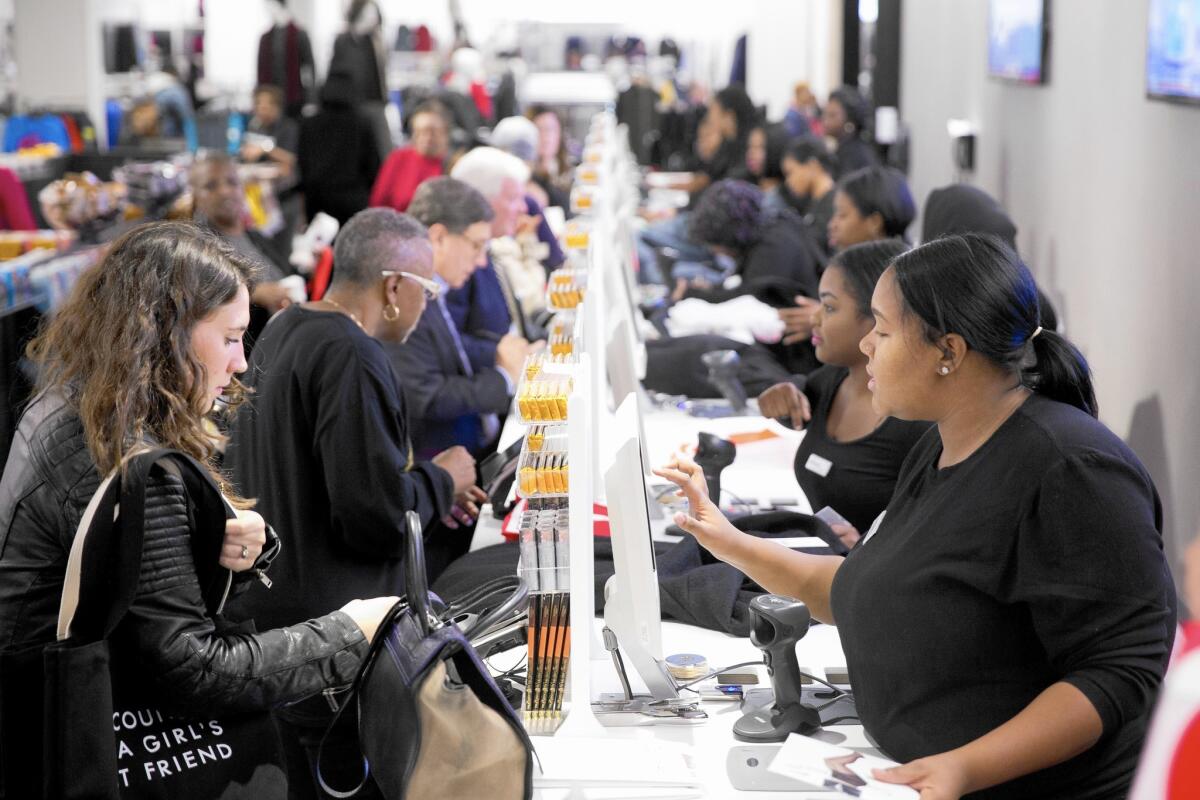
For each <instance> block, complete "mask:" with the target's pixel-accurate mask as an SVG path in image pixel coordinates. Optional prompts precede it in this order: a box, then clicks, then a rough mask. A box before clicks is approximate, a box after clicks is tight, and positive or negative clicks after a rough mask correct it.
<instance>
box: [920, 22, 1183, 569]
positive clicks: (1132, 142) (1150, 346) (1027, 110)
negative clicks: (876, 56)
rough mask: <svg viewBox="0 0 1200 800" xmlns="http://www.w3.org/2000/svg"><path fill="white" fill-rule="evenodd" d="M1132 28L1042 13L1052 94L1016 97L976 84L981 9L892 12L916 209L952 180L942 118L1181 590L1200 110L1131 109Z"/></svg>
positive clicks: (1141, 29)
mask: <svg viewBox="0 0 1200 800" xmlns="http://www.w3.org/2000/svg"><path fill="white" fill-rule="evenodd" d="M1146 22H1147V0H1120V1H1119V2H1118V0H1107V1H1106V2H1097V0H1055V2H1054V3H1053V20H1052V42H1051V46H1050V54H1051V55H1050V58H1051V63H1050V71H1049V76H1050V80H1049V84H1048V85H1046V86H1043V87H1025V86H1017V85H1012V84H1007V83H1002V82H999V81H995V80H991V79H989V78H987V77H986V69H987V61H986V49H987V32H986V24H987V3H986V2H983V0H977V1H976V2H962V0H906V2H905V4H904V17H903V28H904V29H903V44H902V50H901V56H902V70H901V72H902V82H903V86H902V94H903V98H904V109H903V116H904V118H905V120H906V121H907V122H908V124H909V125H910V127H911V130H912V141H913V144H912V173H911V175H912V183H913V190H914V195H915V196H916V198H917V200H918V202H920V203H923V202H924V200H925V197H926V196H927V195H928V193H929V191H930V190H931V189H933V188H935V187H937V186H941V185H944V184H946V183H950V182H951V181H952V180H953V179H954V168H953V165H952V163H951V158H950V141H949V138H948V137H947V134H946V124H945V123H946V119H947V118H950V117H965V118H968V119H971V120H972V121H974V122H975V123H976V125H977V126H978V127H979V129H980V133H979V137H978V141H977V168H976V172H975V177H974V179H973V182H974V183H976V184H977V185H979V186H980V187H981V188H983V189H985V190H987V191H989V192H991V193H993V194H995V195H996V196H997V197H999V199H1000V200H1001V202H1003V203H1004V204H1005V206H1006V207H1007V208H1008V210H1009V212H1010V213H1011V214H1012V216H1013V218H1014V219H1015V220H1016V223H1017V226H1018V228H1019V233H1018V237H1017V238H1018V245H1019V247H1020V249H1021V253H1022V255H1023V256H1024V257H1025V259H1026V260H1027V262H1028V263H1029V265H1030V268H1031V269H1032V270H1033V271H1034V274H1035V275H1036V276H1037V277H1038V280H1039V281H1040V282H1041V283H1042V284H1043V285H1044V286H1045V287H1046V289H1047V290H1048V291H1049V292H1050V293H1051V295H1052V296H1053V298H1054V299H1055V301H1056V304H1057V305H1058V308H1059V311H1060V315H1061V316H1062V317H1063V322H1064V325H1065V332H1066V333H1067V335H1068V336H1070V337H1071V338H1072V339H1073V340H1074V341H1075V342H1076V343H1077V344H1078V345H1079V346H1080V347H1081V348H1082V349H1083V351H1084V353H1085V354H1086V355H1087V357H1088V359H1089V360H1090V362H1091V365H1092V368H1093V370H1094V371H1095V377H1096V383H1097V389H1098V394H1099V400H1100V408H1101V418H1102V419H1103V420H1104V421H1105V422H1106V423H1107V424H1108V426H1109V427H1110V428H1112V429H1113V430H1114V431H1115V432H1116V433H1117V434H1119V435H1121V436H1122V437H1125V438H1126V441H1128V442H1129V443H1130V444H1131V446H1133V448H1134V449H1135V450H1136V451H1137V453H1138V455H1139V456H1140V457H1141V458H1142V460H1143V461H1144V462H1145V463H1146V466H1147V467H1148V468H1149V469H1150V471H1151V473H1152V474H1153V475H1154V479H1155V482H1156V483H1157V485H1158V489H1159V493H1160V494H1161V495H1162V497H1163V500H1164V505H1165V511H1166V531H1167V547H1168V554H1169V555H1170V557H1171V559H1172V565H1173V567H1174V568H1175V569H1176V570H1177V572H1176V576H1177V578H1178V577H1181V575H1182V573H1181V572H1180V571H1179V555H1180V553H1181V551H1182V546H1183V544H1184V543H1186V542H1188V541H1190V540H1191V538H1192V537H1193V536H1195V535H1196V531H1197V528H1198V527H1200V414H1198V413H1197V411H1198V409H1200V255H1198V254H1200V224H1197V220H1198V219H1200V157H1197V150H1196V146H1197V142H1200V108H1188V107H1181V106H1176V105H1170V104H1165V103H1161V102H1153V101H1150V100H1147V99H1146V98H1145V88H1144V79H1145V42H1146Z"/></svg>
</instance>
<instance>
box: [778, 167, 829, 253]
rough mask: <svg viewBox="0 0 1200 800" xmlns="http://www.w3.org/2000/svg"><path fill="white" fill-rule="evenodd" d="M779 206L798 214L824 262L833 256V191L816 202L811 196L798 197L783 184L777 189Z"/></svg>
mask: <svg viewBox="0 0 1200 800" xmlns="http://www.w3.org/2000/svg"><path fill="white" fill-rule="evenodd" d="M775 195H776V197H777V200H776V202H777V203H778V205H780V206H783V207H785V208H790V209H791V210H792V211H793V212H795V214H796V218H797V219H798V220H799V221H800V224H801V225H802V226H803V228H804V230H805V232H806V233H808V235H809V238H810V239H811V240H812V241H813V243H814V244H815V245H816V246H817V248H818V250H819V251H820V253H821V255H822V257H823V258H822V262H824V261H826V260H828V259H829V257H830V256H831V255H833V249H832V248H831V247H830V246H829V220H831V219H833V195H834V191H833V190H832V189H831V190H830V191H828V192H826V193H825V194H823V195H821V196H820V197H818V198H816V199H815V200H814V199H813V198H812V196H811V195H803V196H797V195H794V194H792V193H791V192H790V191H788V188H787V184H786V183H781V184H779V186H778V188H776V189H775Z"/></svg>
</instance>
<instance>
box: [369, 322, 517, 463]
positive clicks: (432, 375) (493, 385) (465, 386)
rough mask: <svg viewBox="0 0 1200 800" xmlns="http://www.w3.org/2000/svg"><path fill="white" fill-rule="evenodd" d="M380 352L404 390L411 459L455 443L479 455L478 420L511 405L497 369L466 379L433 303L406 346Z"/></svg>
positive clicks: (480, 424)
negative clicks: (387, 359)
mask: <svg viewBox="0 0 1200 800" xmlns="http://www.w3.org/2000/svg"><path fill="white" fill-rule="evenodd" d="M384 347H385V349H386V350H387V353H388V358H389V359H390V360H391V362H392V368H393V369H394V370H395V371H396V375H397V376H398V377H399V379H400V385H401V387H402V388H403V391H404V399H405V403H406V404H407V405H408V414H409V429H410V431H411V432H412V434H411V435H412V441H413V448H414V450H415V452H416V457H417V458H418V459H427V458H430V457H432V456H434V455H436V454H437V453H439V452H441V451H442V450H445V449H446V448H448V447H452V446H453V445H456V444H461V445H462V446H463V447H465V448H467V450H469V451H471V454H472V455H476V454H478V453H479V451H480V450H481V449H482V445H483V442H482V441H481V440H482V438H483V420H482V416H481V415H483V414H499V415H503V414H505V413H506V412H507V411H508V408H509V405H510V404H511V402H512V397H511V396H510V395H509V392H508V382H507V381H505V379H504V376H503V375H501V374H500V372H499V370H497V369H495V368H494V367H484V368H482V369H478V370H474V371H473V374H470V375H468V374H467V370H466V368H465V367H464V365H463V363H462V359H461V358H460V357H459V354H458V349H457V348H456V347H455V346H454V339H453V335H452V333H451V331H450V328H449V327H448V326H447V325H446V319H445V317H443V316H442V311H441V309H440V308H439V307H438V304H437V302H436V301H434V302H431V303H429V304H428V305H427V306H426V307H425V313H423V314H422V315H421V319H420V321H419V322H418V323H417V327H416V329H415V330H414V331H413V332H412V335H411V336H409V337H408V341H407V342H405V343H404V344H395V343H392V344H385V345H384Z"/></svg>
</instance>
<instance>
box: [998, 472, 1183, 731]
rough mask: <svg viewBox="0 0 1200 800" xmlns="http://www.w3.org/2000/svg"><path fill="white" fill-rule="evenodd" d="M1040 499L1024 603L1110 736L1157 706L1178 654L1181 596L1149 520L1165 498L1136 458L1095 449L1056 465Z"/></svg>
mask: <svg viewBox="0 0 1200 800" xmlns="http://www.w3.org/2000/svg"><path fill="white" fill-rule="evenodd" d="M1034 502H1035V506H1036V507H1035V508H1034V509H1032V512H1031V513H1029V514H1028V515H1027V516H1026V519H1025V521H1024V522H1023V523H1022V526H1021V530H1020V539H1019V543H1018V552H1017V564H1018V570H1017V571H1018V575H1017V578H1016V581H1017V585H1016V591H1015V593H1014V595H1015V599H1017V600H1018V601H1019V602H1022V603H1024V604H1025V605H1027V606H1028V608H1029V612H1030V615H1031V617H1032V620H1033V625H1034V628H1035V629H1036V631H1037V635H1038V638H1039V639H1040V641H1041V643H1042V646H1043V647H1044V648H1045V651H1046V654H1047V655H1048V657H1049V659H1050V662H1051V663H1052V664H1053V665H1054V666H1055V667H1056V668H1057V670H1058V672H1059V680H1062V681H1065V682H1067V683H1069V684H1071V685H1072V686H1075V687H1076V688H1077V689H1079V691H1081V692H1082V693H1083V694H1084V695H1085V696H1087V698H1088V700H1090V701H1091V703H1092V705H1094V706H1095V707H1096V711H1097V712H1098V713H1099V715H1100V719H1101V720H1102V721H1103V723H1104V731H1105V733H1106V734H1108V733H1111V732H1113V731H1115V730H1117V729H1118V728H1120V726H1122V725H1124V724H1127V723H1128V722H1130V721H1131V720H1134V719H1136V718H1138V717H1139V716H1141V715H1143V714H1146V713H1148V712H1149V709H1150V705H1151V703H1152V701H1153V699H1154V696H1155V693H1156V691H1157V689H1158V685H1159V683H1161V682H1162V678H1163V673H1164V671H1165V670H1166V665H1167V659H1168V657H1169V655H1170V651H1171V642H1172V639H1173V635H1174V630H1175V592H1174V589H1173V585H1172V583H1171V578H1170V573H1169V572H1168V569H1167V564H1166V560H1165V558H1164V557H1163V552H1162V537H1161V536H1160V534H1159V532H1158V531H1157V530H1155V529H1154V527H1153V526H1152V524H1151V523H1150V522H1149V521H1150V520H1156V519H1161V510H1160V508H1159V507H1158V500H1157V497H1156V495H1155V493H1154V489H1153V486H1151V485H1150V484H1149V480H1148V478H1147V477H1146V476H1144V475H1143V474H1141V473H1139V472H1138V471H1137V470H1135V469H1134V468H1133V467H1132V466H1131V465H1130V464H1128V463H1127V462H1125V461H1123V460H1121V459H1119V458H1117V457H1114V456H1112V455H1109V454H1106V453H1101V452H1094V451H1087V452H1083V453H1080V454H1075V455H1069V456H1066V457H1064V459H1063V460H1062V461H1061V462H1060V463H1059V464H1057V465H1056V466H1055V467H1054V468H1053V469H1051V470H1049V471H1048V472H1047V474H1046V477H1045V478H1044V480H1043V482H1042V486H1041V489H1040V491H1039V493H1038V496H1037V498H1036V500H1035V501H1034Z"/></svg>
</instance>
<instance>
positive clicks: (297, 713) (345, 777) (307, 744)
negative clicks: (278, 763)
mask: <svg viewBox="0 0 1200 800" xmlns="http://www.w3.org/2000/svg"><path fill="white" fill-rule="evenodd" d="M332 719H333V711H332V710H331V709H330V707H329V703H328V701H327V700H326V699H325V697H324V696H318V697H314V698H310V699H308V700H305V701H303V702H301V703H297V704H296V705H294V706H292V707H290V708H287V709H283V710H281V711H279V712H277V713H276V714H275V723H276V725H277V726H278V728H279V738H280V740H281V741H282V742H283V754H284V757H285V759H286V760H287V779H288V797H290V798H291V800H326V799H327V798H332V795H330V794H328V793H326V792H325V791H324V790H323V789H322V788H321V784H320V782H319V781H318V780H317V754H318V751H320V753H321V778H322V779H324V781H325V784H326V785H327V786H328V787H329V788H330V789H333V790H335V791H342V792H345V791H350V790H351V789H353V788H354V787H355V786H358V784H359V782H360V781H361V780H362V779H363V773H364V772H365V771H366V766H365V762H364V761H363V755H362V750H361V748H360V747H359V744H358V713H357V712H356V711H354V710H352V709H346V713H344V714H342V716H341V718H339V719H338V721H337V724H336V725H335V726H334V728H333V730H331V731H329V736H328V737H327V738H326V739H325V745H324V747H323V748H322V746H321V738H322V737H324V736H325V731H326V729H327V728H328V727H329V722H330V720H332ZM355 798H356V800H357V798H363V800H383V794H382V793H381V792H380V791H379V787H378V786H376V785H375V781H374V779H372V778H371V777H369V776H368V777H367V779H366V783H365V784H364V785H363V788H362V790H361V791H359V792H358V794H356V795H355Z"/></svg>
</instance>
